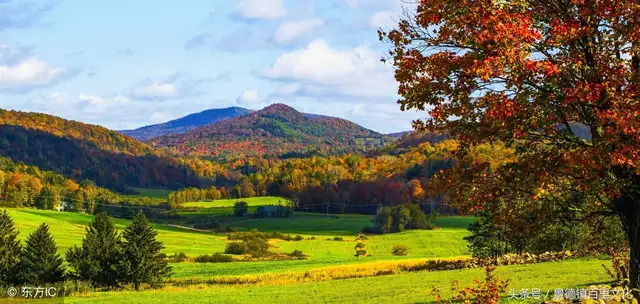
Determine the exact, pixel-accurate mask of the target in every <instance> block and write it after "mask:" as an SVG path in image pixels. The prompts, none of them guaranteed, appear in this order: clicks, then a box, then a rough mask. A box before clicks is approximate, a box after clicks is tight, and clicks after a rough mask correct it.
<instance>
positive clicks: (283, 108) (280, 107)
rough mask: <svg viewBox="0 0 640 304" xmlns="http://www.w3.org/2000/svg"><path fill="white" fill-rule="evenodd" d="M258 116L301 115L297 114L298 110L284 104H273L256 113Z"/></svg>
mask: <svg viewBox="0 0 640 304" xmlns="http://www.w3.org/2000/svg"><path fill="white" fill-rule="evenodd" d="M257 113H259V114H293V115H302V113H300V112H298V110H296V109H294V108H292V107H290V106H288V105H286V104H284V103H274V104H272V105H269V106H267V107H265V108H264V109H262V110H260V111H258V112H257Z"/></svg>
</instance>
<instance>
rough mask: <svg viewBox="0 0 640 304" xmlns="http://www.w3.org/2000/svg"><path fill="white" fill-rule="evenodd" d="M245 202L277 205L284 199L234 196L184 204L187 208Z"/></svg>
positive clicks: (222, 205)
mask: <svg viewBox="0 0 640 304" xmlns="http://www.w3.org/2000/svg"><path fill="white" fill-rule="evenodd" d="M240 201H242V202H247V204H248V205H249V206H265V205H277V204H278V203H280V204H284V199H283V198H281V197H275V196H260V197H248V198H234V199H221V200H215V201H211V202H188V203H185V204H184V207H187V208H193V207H197V208H212V207H233V204H235V203H236V202H240Z"/></svg>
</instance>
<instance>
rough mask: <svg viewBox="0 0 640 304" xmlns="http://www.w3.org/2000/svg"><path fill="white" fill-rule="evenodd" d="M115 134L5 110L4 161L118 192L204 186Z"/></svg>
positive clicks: (0, 138) (0, 147)
mask: <svg viewBox="0 0 640 304" xmlns="http://www.w3.org/2000/svg"><path fill="white" fill-rule="evenodd" d="M163 154H164V153H162V152H159V151H158V150H156V149H154V148H152V147H151V146H149V145H147V144H144V143H141V142H139V141H137V140H135V139H133V138H131V137H128V136H125V135H122V134H120V133H118V132H115V131H111V130H109V129H106V128H103V127H100V126H95V125H90V124H84V123H81V122H76V121H71V120H65V119H62V118H59V117H56V116H52V115H46V114H40V113H28V112H19V111H7V110H0V156H5V157H8V158H10V159H12V160H14V161H19V162H23V163H26V164H29V165H34V166H37V167H39V168H41V169H43V170H50V171H54V172H56V173H59V174H62V175H64V176H66V177H69V178H72V179H74V180H76V181H82V180H84V179H88V180H91V181H93V182H95V183H96V184H97V185H99V186H102V187H107V188H110V189H113V190H117V191H123V190H124V189H126V188H127V187H143V188H155V187H169V188H180V187H184V186H199V185H200V181H199V179H198V178H197V176H196V174H194V173H193V172H192V170H191V169H190V168H187V167H186V166H184V165H181V164H179V162H177V161H175V160H173V159H169V158H167V157H165V156H163Z"/></svg>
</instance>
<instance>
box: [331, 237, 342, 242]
mask: <svg viewBox="0 0 640 304" xmlns="http://www.w3.org/2000/svg"><path fill="white" fill-rule="evenodd" d="M333 240H334V241H339V242H342V241H344V238H343V237H341V236H336V237H334V238H333Z"/></svg>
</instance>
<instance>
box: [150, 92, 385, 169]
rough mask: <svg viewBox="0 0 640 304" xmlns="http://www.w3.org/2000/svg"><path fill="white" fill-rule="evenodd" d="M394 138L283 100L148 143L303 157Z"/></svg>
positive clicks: (184, 150)
mask: <svg viewBox="0 0 640 304" xmlns="http://www.w3.org/2000/svg"><path fill="white" fill-rule="evenodd" d="M392 140H393V139H392V138H391V137H389V136H386V135H382V134H380V133H377V132H374V131H372V130H369V129H365V128H363V127H361V126H359V125H357V124H355V123H353V122H350V121H348V120H345V119H341V118H335V117H328V116H321V115H311V114H304V113H300V112H298V111H296V110H295V109H293V108H292V107H289V106H287V105H284V104H273V105H271V106H268V107H266V108H264V109H262V110H260V111H256V112H253V113H251V114H248V115H243V116H239V117H235V118H230V119H226V120H222V121H218V122H216V123H213V124H210V125H207V126H203V127H199V128H196V129H193V130H191V131H189V132H187V133H185V134H174V135H167V136H161V137H157V138H154V139H152V140H150V141H149V143H150V144H152V145H154V146H156V147H168V148H170V149H171V150H173V151H174V152H177V153H180V154H195V155H200V156H212V157H215V158H218V159H229V158H239V157H244V156H247V155H257V156H275V157H304V156H310V155H318V154H323V155H326V154H339V153H346V152H358V151H365V150H368V149H371V148H375V147H379V146H382V145H385V144H386V143H388V142H390V141H392Z"/></svg>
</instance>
